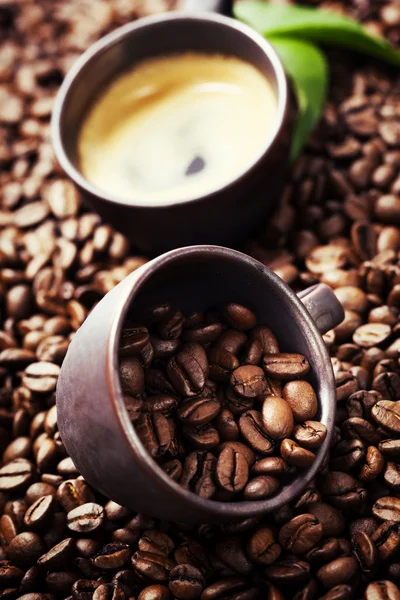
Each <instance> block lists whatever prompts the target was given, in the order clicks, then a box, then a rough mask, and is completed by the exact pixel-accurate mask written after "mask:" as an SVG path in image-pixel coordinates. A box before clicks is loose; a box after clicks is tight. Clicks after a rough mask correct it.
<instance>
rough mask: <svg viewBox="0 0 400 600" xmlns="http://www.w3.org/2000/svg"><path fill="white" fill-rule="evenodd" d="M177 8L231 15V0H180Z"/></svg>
mask: <svg viewBox="0 0 400 600" xmlns="http://www.w3.org/2000/svg"><path fill="white" fill-rule="evenodd" d="M177 8H178V9H179V10H189V11H196V12H214V13H219V14H221V15H229V16H230V15H231V13H232V1H231V0H180V2H179V4H178V6H177Z"/></svg>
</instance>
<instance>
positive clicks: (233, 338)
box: [215, 329, 247, 356]
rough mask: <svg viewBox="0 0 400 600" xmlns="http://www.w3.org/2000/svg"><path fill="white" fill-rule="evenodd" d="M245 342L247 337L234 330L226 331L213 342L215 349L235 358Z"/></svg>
mask: <svg viewBox="0 0 400 600" xmlns="http://www.w3.org/2000/svg"><path fill="white" fill-rule="evenodd" d="M246 341H247V336H246V334H245V333H243V332H242V331H236V329H226V330H225V331H223V332H222V333H221V335H220V336H219V337H218V338H217V340H216V341H215V348H221V349H223V350H226V351H227V352H229V353H230V354H233V355H234V356H237V355H238V354H239V351H240V349H241V348H242V346H243V345H244V344H245V343H246Z"/></svg>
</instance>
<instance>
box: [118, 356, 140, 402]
mask: <svg viewBox="0 0 400 600" xmlns="http://www.w3.org/2000/svg"><path fill="white" fill-rule="evenodd" d="M119 376H120V380H121V386H122V390H123V392H124V393H126V394H129V395H130V396H141V395H142V394H143V392H144V371H143V367H142V365H141V363H140V361H139V359H138V358H135V357H132V356H126V357H124V358H123V359H122V360H121V361H120V364H119Z"/></svg>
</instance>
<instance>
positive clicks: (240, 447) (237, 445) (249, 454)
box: [219, 441, 256, 467]
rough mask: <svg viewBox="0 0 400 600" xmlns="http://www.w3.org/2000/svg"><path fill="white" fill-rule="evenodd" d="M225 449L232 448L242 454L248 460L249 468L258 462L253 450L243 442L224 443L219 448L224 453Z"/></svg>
mask: <svg viewBox="0 0 400 600" xmlns="http://www.w3.org/2000/svg"><path fill="white" fill-rule="evenodd" d="M225 448H232V449H233V450H235V452H240V453H241V454H243V456H244V457H245V458H246V460H247V462H248V465H249V467H251V466H252V465H253V464H254V463H255V460H256V457H255V455H254V452H253V450H252V449H251V448H250V447H249V446H247V445H246V444H242V443H241V442H236V441H235V442H224V443H223V444H221V446H220V447H219V449H220V451H221V452H222V451H223V450H224V449H225Z"/></svg>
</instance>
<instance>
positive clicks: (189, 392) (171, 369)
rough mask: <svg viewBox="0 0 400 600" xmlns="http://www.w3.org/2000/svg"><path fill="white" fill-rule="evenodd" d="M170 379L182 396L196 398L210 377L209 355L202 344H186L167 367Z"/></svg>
mask: <svg viewBox="0 0 400 600" xmlns="http://www.w3.org/2000/svg"><path fill="white" fill-rule="evenodd" d="M167 374H168V377H169V379H170V381H171V383H172V385H173V386H174V388H175V389H176V390H177V392H178V393H179V394H181V395H182V396H196V395H197V394H198V393H199V392H201V390H202V389H203V387H204V385H205V382H206V379H207V375H208V360H207V355H206V353H205V351H204V349H203V348H202V346H200V344H196V343H191V344H186V346H184V347H183V348H182V350H180V351H179V352H178V353H177V354H176V356H175V357H173V358H170V360H169V361H168V365H167Z"/></svg>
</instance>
